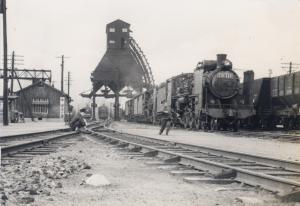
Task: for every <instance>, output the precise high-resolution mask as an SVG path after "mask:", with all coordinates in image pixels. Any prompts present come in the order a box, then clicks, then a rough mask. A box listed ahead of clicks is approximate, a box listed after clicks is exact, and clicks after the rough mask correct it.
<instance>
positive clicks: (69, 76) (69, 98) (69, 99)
mask: <svg viewBox="0 0 300 206" xmlns="http://www.w3.org/2000/svg"><path fill="white" fill-rule="evenodd" d="M70 78H71V75H70V72H69V71H68V121H69V124H70V121H71V115H70V102H71V97H70V81H71V80H70Z"/></svg>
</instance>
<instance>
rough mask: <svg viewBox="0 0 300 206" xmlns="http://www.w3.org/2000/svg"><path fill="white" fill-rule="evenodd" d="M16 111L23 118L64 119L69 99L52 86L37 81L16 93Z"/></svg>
mask: <svg viewBox="0 0 300 206" xmlns="http://www.w3.org/2000/svg"><path fill="white" fill-rule="evenodd" d="M16 95H17V96H18V99H17V109H18V110H19V111H22V112H23V114H24V117H25V118H30V117H31V116H33V117H34V118H64V116H65V115H66V114H67V113H68V101H69V100H70V97H69V96H68V95H67V94H65V93H63V92H61V91H60V90H58V89H56V88H54V87H53V86H51V85H49V84H47V83H45V82H44V81H38V82H35V83H34V84H32V85H30V86H28V87H25V88H23V89H22V90H19V91H17V92H16Z"/></svg>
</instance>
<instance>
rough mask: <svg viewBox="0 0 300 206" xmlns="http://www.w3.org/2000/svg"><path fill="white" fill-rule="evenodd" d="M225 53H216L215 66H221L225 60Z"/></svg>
mask: <svg viewBox="0 0 300 206" xmlns="http://www.w3.org/2000/svg"><path fill="white" fill-rule="evenodd" d="M226 57H227V54H217V68H222V67H223V64H222V63H223V61H225V60H226Z"/></svg>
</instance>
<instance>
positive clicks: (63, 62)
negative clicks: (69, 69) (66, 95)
mask: <svg viewBox="0 0 300 206" xmlns="http://www.w3.org/2000/svg"><path fill="white" fill-rule="evenodd" d="M56 58H60V59H61V64H60V67H61V79H60V91H61V92H64V69H65V59H66V58H69V57H65V55H61V56H60V57H56Z"/></svg>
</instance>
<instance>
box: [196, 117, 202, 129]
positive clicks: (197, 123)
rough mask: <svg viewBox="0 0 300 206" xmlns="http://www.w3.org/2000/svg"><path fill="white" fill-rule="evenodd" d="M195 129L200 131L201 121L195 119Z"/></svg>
mask: <svg viewBox="0 0 300 206" xmlns="http://www.w3.org/2000/svg"><path fill="white" fill-rule="evenodd" d="M195 128H196V130H199V129H201V121H200V120H199V119H197V120H196V121H195Z"/></svg>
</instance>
